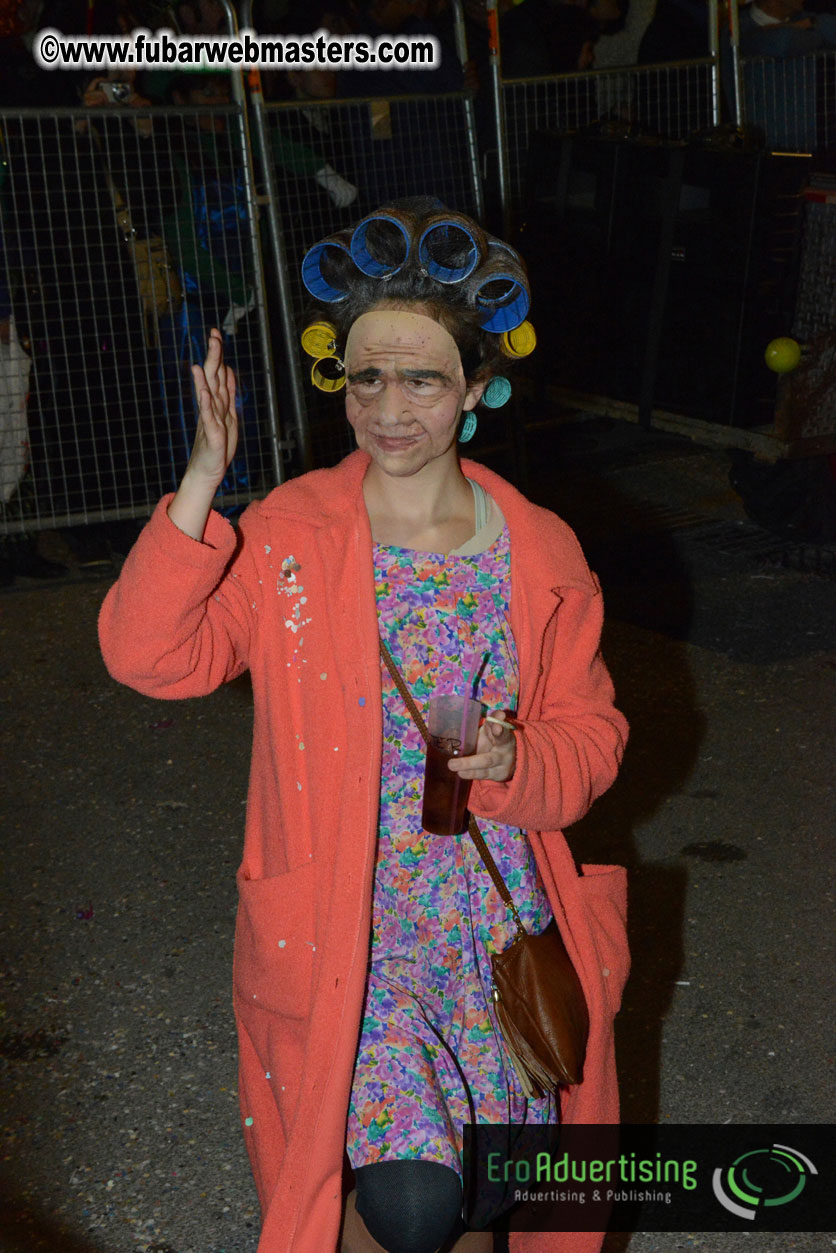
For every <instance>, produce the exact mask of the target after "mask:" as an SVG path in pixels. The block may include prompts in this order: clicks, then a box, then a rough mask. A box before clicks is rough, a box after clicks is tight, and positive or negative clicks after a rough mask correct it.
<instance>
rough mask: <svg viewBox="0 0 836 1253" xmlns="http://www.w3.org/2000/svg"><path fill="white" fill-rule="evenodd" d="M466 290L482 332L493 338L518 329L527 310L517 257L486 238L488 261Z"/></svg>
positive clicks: (523, 278) (525, 285)
mask: <svg viewBox="0 0 836 1253" xmlns="http://www.w3.org/2000/svg"><path fill="white" fill-rule="evenodd" d="M468 288H469V295H470V298H471V300H472V301H473V304H474V305H475V306H476V309H477V310H478V311H479V313H480V314H481V317H480V325H481V327H482V329H483V330H485V331H492V332H493V333H494V334H497V335H501V334H502V333H503V332H504V331H513V330H514V329H515V328H516V327H518V326H520V325H521V324H522V323H523V322H524V321H525V317H526V314H527V313H528V310H529V309H530V308H531V295H530V293H529V290H528V280H527V278H526V276H525V270H524V268H523V264H522V260H521V259H520V256H519V254H518V253H516V252H515V251H514V249H513V248H511V247H510V245H509V244H505V243H503V242H502V241H501V240H499V239H494V238H493V237H490V238H489V252H488V259H487V261H486V262H485V264H484V265H483V266H481V267H480V269H479V271H478V273H476V274H474V275H473V276H472V278H471V279H470V281H469V283H468ZM489 288H490V289H492V290H488V289H489Z"/></svg>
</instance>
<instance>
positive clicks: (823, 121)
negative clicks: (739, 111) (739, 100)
mask: <svg viewBox="0 0 836 1253" xmlns="http://www.w3.org/2000/svg"><path fill="white" fill-rule="evenodd" d="M741 75H742V83H743V107H744V124H745V127H746V129H747V130H749V131H753V132H755V133H756V134H757V135H758V136H760V137H761V138H762V139H763V142H764V143H765V144H766V146H767V147H768V148H771V149H773V150H778V151H781V152H816V151H817V150H819V149H823V148H829V147H831V146H832V145H833V144H834V143H836V52H834V51H833V50H829V51H825V52H817V53H812V54H809V55H807V56H801V57H759V58H757V59H751V60H746V61H742V62H741Z"/></svg>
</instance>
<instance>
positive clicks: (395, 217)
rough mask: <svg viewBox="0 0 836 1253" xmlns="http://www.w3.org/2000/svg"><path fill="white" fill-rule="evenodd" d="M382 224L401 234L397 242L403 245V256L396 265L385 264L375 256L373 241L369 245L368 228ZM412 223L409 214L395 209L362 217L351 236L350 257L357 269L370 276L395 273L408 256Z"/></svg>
mask: <svg viewBox="0 0 836 1253" xmlns="http://www.w3.org/2000/svg"><path fill="white" fill-rule="evenodd" d="M384 224H385V225H388V226H389V227H392V228H394V230H395V231H397V232H398V233H399V234H400V236H401V238H400V241H399V242H400V244H401V245H402V247H403V256H402V257H401V259H400V261H399V262H398V263H397V265H390V264H387V263H386V262H385V261H381V260H380V259H379V258H378V257H376V256H375V255H374V251H373V247H374V245H373V243H372V247H371V248H370V247H369V240H368V234H369V228H370V227H373V226H381V225H384ZM414 225H415V223H414V220H413V219H412V217H411V216H410V215H409V214H405V213H401V212H399V211H398V210H397V209H383V210H381V211H379V212H378V213H371V214H370V215H369V216H368V217H367V218H363V221H362V222H360V223H359V224H358V225H357V226H356V227H355V228H354V234H353V235H352V236H351V258H352V260H353V262H354V264H355V265H356V266H357V269H358V270H362V272H363V273H364V274H368V275H369V276H370V277H371V278H386V277H387V276H388V275H390V274H397V272H398V270H400V269H401V268H402V266H403V265H404V264H405V262H406V259H407V257H408V256H409V250H410V248H411V246H412V233H413V229H414Z"/></svg>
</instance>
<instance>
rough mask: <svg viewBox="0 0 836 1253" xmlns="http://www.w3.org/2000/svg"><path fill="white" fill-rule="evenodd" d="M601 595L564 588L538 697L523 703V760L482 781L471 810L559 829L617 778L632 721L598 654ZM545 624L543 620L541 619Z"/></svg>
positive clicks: (539, 661) (540, 661) (549, 632)
mask: <svg viewBox="0 0 836 1253" xmlns="http://www.w3.org/2000/svg"><path fill="white" fill-rule="evenodd" d="M602 624H603V597H602V596H601V592H600V589H599V588H598V587H597V585H595V586H590V588H589V590H587V589H585V588H580V587H566V588H563V589H561V602H560V604H559V606H558V608H557V611H556V613H555V614H554V617H553V619H552V621H551V623H550V624H549V626H548V627H547V628H546V631H545V634H544V636H541V638H542V651H541V652H540V655H539V658H538V657H537V654H536V650H533V649H532V647H531V645H533V643H534V639H535V638H536V636H533V637H532V640H531V641H529V647H528V649H522V648H521V650H520V651H521V656H522V657H524V656H525V655H526V653H527V655H528V660H529V664H532V663H533V664H535V665H538V669H539V678H538V681H537V683H536V686H535V687H534V695H533V698H532V699H530V700H529V702H528V707H527V708H525V707H523V705H522V702H521V708H520V713H519V717H520V721H521V722H522V724H523V726H522V730H521V731H520V732H518V733H517V760H516V766H515V769H514V775H513V777H512V778H511V779H510V780H509V781H508V782H507V783H494V782H492V781H490V780H477V781H476V782H474V784H473V788H472V790H471V800H470V808H471V809H472V811H473V813H474V814H475V815H477V817H482V818H489V819H493V820H494V821H496V822H503V823H507V824H508V825H510V826H518V827H522V828H523V829H525V830H531V831H561V830H563V828H564V827H567V826H571V824H572V823H574V822H577V821H578V820H579V819H580V818H582V817H583V816H584V814H585V813H586V812H587V810H588V809H589V808H590V806H591V805H592V803H593V801H594V800H595V799H596V797H598V796H600V795H601V794H602V792H605V791H606V790H607V788H608V787H609V786H610V784H611V783H612V782H613V780H614V779H615V776H616V774H617V772H618V768H619V765H620V762H621V758H622V756H623V753H624V745H625V743H626V740H627V721H626V719H625V718H624V716H623V715H622V714H621V713H620V712H619V711H618V710H617V709H616V708H615V706H614V704H613V700H614V695H615V693H614V690H613V685H612V681H611V679H610V676H609V673H608V671H607V668H606V666H605V665H604V661H603V658H602V657H601V653H600V647H599V646H600V638H601V627H602ZM541 625H542V624H541Z"/></svg>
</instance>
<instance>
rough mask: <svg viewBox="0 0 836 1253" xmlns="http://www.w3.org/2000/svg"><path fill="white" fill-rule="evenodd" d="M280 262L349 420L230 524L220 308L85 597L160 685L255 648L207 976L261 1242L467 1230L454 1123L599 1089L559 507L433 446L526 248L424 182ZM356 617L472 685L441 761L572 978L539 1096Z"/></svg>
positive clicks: (461, 419) (589, 692) (503, 313)
mask: <svg viewBox="0 0 836 1253" xmlns="http://www.w3.org/2000/svg"><path fill="white" fill-rule="evenodd" d="M302 275H303V279H304V281H305V284H306V286H307V288H308V290H309V292H310V293H311V295H312V296H313V297H314V299H315V300H316V301H317V310H318V311H317V312H314V313H313V314H312V316H311V321H310V324H309V325H308V326H307V327H306V329H305V332H304V334H303V336H302V343H303V347H304V349H305V351H306V352H307V353H308V354H309V355H310V357H311V365H310V368H311V377H312V380H313V382H314V384H315V385H317V386H319V387H322V388H323V389H324V390H327V391H331V392H333V393H334V395H335V397H339V396H340V394H341V392H342V390H343V386H344V389H345V405H346V415H347V418H348V421H349V423H350V424H351V426H352V428H353V430H354V434H355V437H356V440H357V444H358V448H357V450H356V451H355V452H353V453H351V454H350V455H349V456H348V457H346V458H345V459H344V460H343V461H341V462H340V463H339V464H338V465H337V466H335V467H333V468H330V469H322V470H315V471H313V472H311V473H308V474H305V475H302V476H301V477H299V478H297V479H294V480H291V481H289V482H287V483H284V484H282V485H281V486H280V487H278V488H276V489H275V490H273V491H272V492H271V493H270V494H269V495H268V496H267V498H266V499H265V500H263V501H260V502H258V503H255V504H253V505H251V506H249V508H248V509H247V510H246V511H245V513H244V514H243V515H242V517H241V519H240V524H239V528H238V531H237V534H236V532H235V531H234V530H233V528H232V527H231V525H230V524H229V523H228V522H227V521H226V520H225V519H224V518H222V517H221V516H220V515H219V514H218V513H216V512H213V510H212V501H213V499H214V496H215V492H216V490H217V487H218V484H219V483H220V482H221V481H222V479H223V476H224V474H225V473H226V471H227V467H228V465H229V463H230V461H231V460H232V458H233V457H234V455H235V449H236V446H237V439H238V432H237V419H236V406H235V379H234V375H233V373H232V371H231V370H230V369H229V368H228V367H227V366H226V365H225V364H224V361H223V352H222V341H221V336H220V334H219V333H218V332H217V331H214V330H213V331H212V335H211V340H210V345H209V351H208V355H207V358H206V363H205V366H204V367H203V368H200V367H195V371H194V373H195V384H196V388H197V392H198V397H199V403H200V425H199V429H198V434H197V437H196V439H195V444H194V449H193V452H192V456H191V460H190V462H189V465H188V468H187V470H186V472H185V474H184V477H183V480H182V483H181V484H180V486H179V488H178V490H177V492H176V493H174V494H173V495H168V496H166V497H164V499H163V500H162V501H161V502H160V504H159V506H158V507H157V509H156V511H155V513H154V515H153V516H152V518H151V520H150V521H149V523H148V525H147V527H146V528H145V530H144V531H143V532H142V534H141V535H140V537H139V539H138V541H137V543H136V545H135V547H134V549H133V550H132V552H131V553H130V555H129V556H128V558H127V560H126V562H125V564H124V567H123V569H122V571H121V574H120V577H119V579H118V581H117V582H116V584H115V585H114V586H113V587H112V588H111V589H110V591H109V593H108V595H107V598H106V600H105V602H104V605H103V607H102V611H101V616H100V624H99V631H100V641H101V648H102V653H103V656H104V659H105V662H106V664H107V666H108V669H109V670H110V673H111V674H112V675H113V676H114V678H116V679H118V680H119V681H121V682H123V683H127V684H129V685H130V686H132V687H134V688H136V689H137V690H138V691H140V692H143V693H145V694H149V695H153V696H158V697H161V698H164V699H179V698H184V697H191V696H197V695H201V694H203V693H208V692H211V691H212V690H214V689H215V688H216V687H218V686H219V685H220V684H221V683H223V682H225V681H228V680H230V679H233V678H235V677H236V676H237V675H239V674H241V673H242V672H243V671H244V670H245V669H247V668H249V670H250V672H251V676H252V687H253V694H254V708H255V713H254V739H253V760H252V772H251V781H250V791H249V800H248V805H247V824H246V833H245V842H244V852H243V858H242V862H241V866H240V869H239V871H238V888H239V912H238V920H237V929H236V947H235V957H234V998H235V1011H236V1018H237V1025H238V1032H239V1046H240V1084H239V1096H240V1105H241V1120H242V1127H243V1133H244V1137H245V1141H246V1145H247V1150H248V1152H249V1155H250V1159H251V1163H252V1167H253V1173H254V1176H255V1180H256V1185H257V1188H258V1193H259V1198H260V1201H261V1206H262V1213H263V1227H262V1232H261V1239H260V1243H259V1246H258V1247H259V1253H335V1251H337V1250H339V1251H341V1253H380V1251H381V1250H383V1251H384V1253H386V1251H387V1250H388V1253H434V1251H435V1250H440V1249H443V1250H444V1251H445V1253H446V1251H447V1250H452V1249H455V1250H456V1251H457V1253H489V1251H490V1250H491V1249H492V1248H493V1236H492V1233H491V1231H490V1230H489V1229H488V1227H487V1226H485V1229H482V1230H468V1229H467V1228H466V1225H465V1221H464V1219H463V1217H462V1209H463V1187H462V1125H463V1123H465V1122H477V1123H523V1122H525V1123H527V1124H529V1125H535V1126H537V1125H539V1126H542V1127H543V1128H549V1127H552V1126H554V1125H555V1124H557V1123H558V1122H560V1121H573V1122H582V1123H583V1122H586V1123H589V1122H592V1123H613V1122H616V1121H617V1119H618V1095H617V1085H616V1078H615V1067H614V1054H613V1019H614V1016H615V1014H616V1012H617V1010H618V1007H619V1004H620V999H621V992H622V988H623V985H624V981H625V979H626V976H627V971H628V966H629V957H628V952H627V945H626V932H625V909H626V886H625V876H624V871H623V869H622V868H620V867H611V866H583V867H581V868H580V871H579V870H578V868H577V867H576V865H575V862H574V859H573V857H572V854H571V852H570V850H569V848H568V845H567V844H566V841H565V839H564V837H563V835H562V828H563V827H565V826H568V825H570V824H571V823H574V822H576V821H578V819H580V818H581V817H582V816H583V815H584V814H585V813H586V811H587V810H588V809H589V806H590V805H591V804H592V802H593V801H594V800H595V798H596V797H597V796H599V795H600V794H601V793H602V792H603V791H605V790H606V788H608V787H609V786H610V784H611V783H612V781H613V779H614V778H615V775H616V772H617V770H618V766H619V763H620V761H621V757H622V754H623V750H624V744H625V741H626V736H627V726H626V722H625V719H624V718H623V716H622V715H621V713H620V712H619V711H618V710H617V709H616V708H615V706H614V704H613V700H614V693H613V688H612V683H611V681H610V678H609V675H608V673H607V670H606V667H605V665H604V662H603V660H602V658H601V654H600V650H599V643H600V631H601V624H602V618H603V609H602V597H601V591H600V587H599V585H598V582H597V580H596V579H595V576H594V575H593V574H592V573H591V572H590V571H589V569H588V567H587V565H586V562H585V561H584V558H583V555H582V552H581V549H580V547H579V545H578V542H577V540H576V539H575V537H574V535H573V534H572V532H571V531H570V529H569V528H568V527H567V526H566V524H565V523H563V522H562V521H561V520H560V519H559V518H557V517H556V516H555V515H554V514H552V513H550V512H549V511H547V510H545V509H542V508H540V507H538V506H535V505H533V504H532V503H530V502H529V501H528V500H526V499H525V498H524V497H523V496H522V495H521V494H520V493H519V492H518V491H517V490H516V489H515V488H514V487H513V486H512V485H511V484H510V483H508V482H506V481H505V480H504V479H503V478H501V477H500V476H498V475H497V474H494V473H493V472H491V471H490V470H488V469H486V468H485V467H484V466H481V465H479V464H478V463H476V462H475V461H471V460H467V459H463V458H462V457H461V456H460V450H459V444H460V443H461V442H463V441H465V440H466V438H467V437H468V435H471V434H472V432H473V426H474V423H475V421H476V415H475V411H476V409H477V407H478V406H479V405H485V404H487V405H488V406H489V407H490V406H491V405H494V406H495V405H497V404H501V403H502V402H503V401H504V400H507V398H508V395H509V391H510V385H509V383H508V381H507V378H506V377H505V372H506V371H507V369H508V367H509V366H510V365H511V363H512V358H513V357H514V356H515V355H516V356H519V355H524V354H525V353H526V352H528V351H530V350H531V348H532V347H533V346H534V342H535V336H534V331H533V328H532V327H531V324H530V323H529V322H528V321H527V320H526V315H527V312H528V307H529V292H528V281H527V278H526V275H525V270H524V266H523V263H522V261H521V259H520V257H519V256H518V255H517V253H516V252H515V251H514V250H513V249H511V248H509V247H508V246H507V245H506V244H504V243H502V241H500V240H496V239H494V238H492V237H491V236H488V235H486V234H485V232H484V231H483V230H482V229H481V228H480V227H479V226H478V224H477V223H476V222H474V221H472V220H471V219H469V218H466V217H464V216H463V215H461V214H451V213H448V212H447V211H446V210H444V208H443V206H440V205H439V204H438V202H434V201H429V200H421V201H410V202H402V203H400V204H396V205H391V206H386V207H384V208H383V209H381V210H379V211H377V212H376V213H374V214H371V215H370V216H369V217H367V218H365V219H364V220H363V221H362V222H361V223H359V224H358V226H357V227H356V228H354V229H353V230H346V231H344V232H341V233H339V234H337V235H336V236H332V237H330V238H329V239H327V240H324V241H322V242H321V243H320V244H318V245H316V246H315V247H314V248H312V249H311V250H310V251H309V252H308V254H307V255H306V257H305V259H304V262H303V267H302ZM381 641H383V642H384V643H385V644H386V646H387V647H388V650H389V652H390V653H391V655H392V657H393V658H394V661H395V663H396V664H397V666H398V667H399V669H400V671H401V674H402V676H403V678H404V680H405V682H406V685H407V687H408V688H409V690H410V691H411V694H412V696H413V698H414V700H415V702H416V703H417V704H418V706H419V708H421V709H422V710H423V711H425V710H426V705H427V701H428V698H429V696H430V695H431V694H433V693H442V692H445V691H447V692H455V693H459V694H462V693H463V692H464V690H465V688H466V687H467V685H468V684H469V683H471V682H472V684H473V690H474V691H475V692H476V695H477V699H478V700H480V701H481V703H482V705H483V709H484V710H486V711H489V712H490V717H491V719H492V720H491V721H483V723H482V725H481V727H480V730H479V737H478V743H477V746H476V751H475V752H474V753H472V754H470V755H468V756H461V757H458V758H455V759H454V760H453V761H452V762H451V763H450V766H449V768H450V769H451V770H453V771H454V772H455V773H458V774H459V775H460V777H461V778H462V779H466V780H470V781H471V792H470V800H469V807H470V811H471V812H472V814H473V815H475V816H476V817H477V818H478V822H479V827H480V829H481V832H482V834H483V836H484V839H485V842H486V843H487V845H488V846H489V848H490V851H491V853H492V855H493V857H494V859H495V861H496V863H497V866H498V867H499V870H500V872H501V874H502V876H503V878H504V879H505V882H506V884H507V886H508V888H509V890H510V892H511V895H512V897H513V900H514V903H515V905H516V908H517V910H518V911H519V913H520V915H521V917H522V919H523V922H524V925H525V927H526V929H527V930H528V931H529V932H531V933H535V934H536V933H539V932H541V931H543V930H545V928H546V927H547V926H548V925H549V924H550V923H551V921H552V919H553V918H554V919H555V920H556V922H557V925H558V927H559V929H560V932H561V934H562V936H563V938H564V941H565V944H566V948H567V950H568V952H569V954H570V957H571V959H572V962H573V963H574V965H575V967H576V970H577V972H578V975H579V977H580V980H581V984H582V986H583V990H584V995H585V999H586V1002H587V1007H588V1010H589V1018H590V1031H589V1039H588V1044H587V1051H586V1060H585V1065H584V1077H583V1081H582V1082H580V1083H577V1084H575V1085H573V1086H572V1087H566V1088H560V1089H559V1090H557V1091H556V1092H546V1093H544V1094H540V1095H538V1094H537V1093H536V1091H532V1090H531V1089H530V1088H529V1087H528V1085H527V1084H526V1083H525V1082H524V1078H523V1076H521V1075H520V1074H519V1073H518V1072H517V1070H516V1068H515V1066H514V1064H513V1063H512V1060H511V1058H510V1057H509V1055H508V1053H507V1052H506V1049H505V1046H504V1043H503V1037H502V1034H501V1032H500V1030H499V1029H498V1025H497V1021H496V1017H495V1013H494V1008H493V1003H492V999H491V966H490V958H491V954H493V953H496V952H501V951H503V950H504V949H505V948H506V947H507V946H508V945H509V944H510V943H511V941H512V940H513V939H514V924H513V920H512V918H511V917H510V916H509V912H508V910H507V908H506V906H505V905H504V904H503V902H502V899H501V897H500V895H499V894H498V891H497V889H496V887H495V886H494V883H493V882H492V880H491V878H490V877H489V875H488V873H487V871H486V869H485V866H484V865H483V863H482V861H481V859H480V857H479V855H478V853H477V851H476V847H475V845H474V843H473V841H472V840H471V839H470V838H469V836H468V835H467V834H466V833H465V834H463V835H458V836H436V835H433V834H430V833H429V832H427V831H425V830H423V828H422V825H421V817H422V810H421V799H422V776H423V761H424V745H423V742H422V740H421V736H420V733H419V731H418V728H417V727H416V726H415V725H414V723H413V722H412V720H411V718H410V716H409V714H408V712H407V709H406V706H405V704H404V703H403V700H402V697H401V695H400V693H399V691H398V688H397V687H396V684H395V682H394V680H393V678H392V677H391V675H390V672H389V670H388V668H387V666H386V664H385V663H384V661H383V660H382V650H381V647H380V644H381ZM477 663H479V664H478V666H477ZM474 676H475V677H474ZM490 1221H492V1218H491V1216H488V1217H487V1219H486V1222H487V1223H489V1222H490ZM484 1225H485V1224H483V1226H484ZM602 1238H603V1237H602V1235H601V1234H600V1233H594V1232H592V1233H590V1232H580V1233H577V1232H575V1233H572V1232H570V1233H566V1232H556V1233H534V1234H512V1235H511V1236H510V1249H511V1253H529V1251H530V1250H536V1251H538V1253H570V1251H571V1253H593V1250H598V1249H599V1248H600V1245H601V1241H602Z"/></svg>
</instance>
